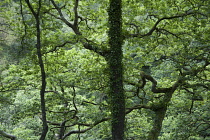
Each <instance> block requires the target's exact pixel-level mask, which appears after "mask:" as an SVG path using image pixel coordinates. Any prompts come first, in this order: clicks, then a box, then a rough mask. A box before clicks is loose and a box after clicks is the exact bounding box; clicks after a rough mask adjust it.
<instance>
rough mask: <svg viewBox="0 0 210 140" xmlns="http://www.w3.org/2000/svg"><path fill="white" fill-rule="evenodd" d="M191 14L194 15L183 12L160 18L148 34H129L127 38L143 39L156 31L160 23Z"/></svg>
mask: <svg viewBox="0 0 210 140" xmlns="http://www.w3.org/2000/svg"><path fill="white" fill-rule="evenodd" d="M193 14H196V12H194V11H192V12H185V13H182V14H179V15H175V16H170V17H162V18H160V19H158V20H157V21H156V23H155V24H154V25H153V27H152V28H151V29H150V30H149V32H148V33H146V34H138V33H137V34H130V35H129V36H128V37H139V38H143V37H145V36H150V35H152V34H153V32H154V31H155V30H157V26H158V25H159V24H160V22H161V21H163V20H171V19H175V18H180V17H185V16H188V15H193Z"/></svg>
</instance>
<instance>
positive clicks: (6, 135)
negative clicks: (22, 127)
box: [0, 130, 17, 140]
mask: <svg viewBox="0 0 210 140" xmlns="http://www.w3.org/2000/svg"><path fill="white" fill-rule="evenodd" d="M0 136H3V137H6V138H9V139H11V140H16V139H17V137H16V136H14V135H12V134H9V133H6V132H4V131H2V130H0Z"/></svg>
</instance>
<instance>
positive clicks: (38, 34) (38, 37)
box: [25, 0, 48, 140]
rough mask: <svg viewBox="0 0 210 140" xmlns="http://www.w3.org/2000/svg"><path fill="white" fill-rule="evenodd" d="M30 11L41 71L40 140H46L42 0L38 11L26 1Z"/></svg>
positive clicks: (39, 2)
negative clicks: (33, 22) (34, 21)
mask: <svg viewBox="0 0 210 140" xmlns="http://www.w3.org/2000/svg"><path fill="white" fill-rule="evenodd" d="M25 1H26V3H27V5H28V7H29V9H30V10H31V12H32V14H33V16H34V18H35V20H36V48H37V56H38V62H39V67H40V71H41V89H40V102H41V112H42V127H43V128H42V134H41V137H40V140H45V137H46V135H47V132H48V125H47V119H46V109H45V108H46V107H45V89H46V73H45V68H44V63H43V60H42V53H41V29H40V10H41V0H39V1H38V9H37V11H35V10H34V8H33V7H32V5H31V3H30V2H29V0H25Z"/></svg>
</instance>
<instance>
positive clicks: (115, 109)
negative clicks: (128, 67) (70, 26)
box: [107, 0, 125, 140]
mask: <svg viewBox="0 0 210 140" xmlns="http://www.w3.org/2000/svg"><path fill="white" fill-rule="evenodd" d="M108 14H109V34H108V35H109V46H110V54H109V55H108V56H107V61H108V65H109V70H110V96H109V97H110V107H111V113H112V140H123V139H124V122H125V96H124V89H123V65H122V57H123V52H122V43H123V39H122V29H121V28H122V11H121V0H110V7H109V10H108Z"/></svg>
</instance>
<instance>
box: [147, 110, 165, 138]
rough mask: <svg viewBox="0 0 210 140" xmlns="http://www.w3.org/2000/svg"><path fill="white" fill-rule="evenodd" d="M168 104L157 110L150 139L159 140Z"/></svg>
mask: <svg viewBox="0 0 210 140" xmlns="http://www.w3.org/2000/svg"><path fill="white" fill-rule="evenodd" d="M166 110H167V106H164V107H163V108H160V109H158V110H155V111H154V112H155V117H154V124H153V127H152V129H151V131H150V132H149V136H148V140H158V136H159V135H160V131H161V129H162V123H163V120H164V117H165V114H166Z"/></svg>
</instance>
